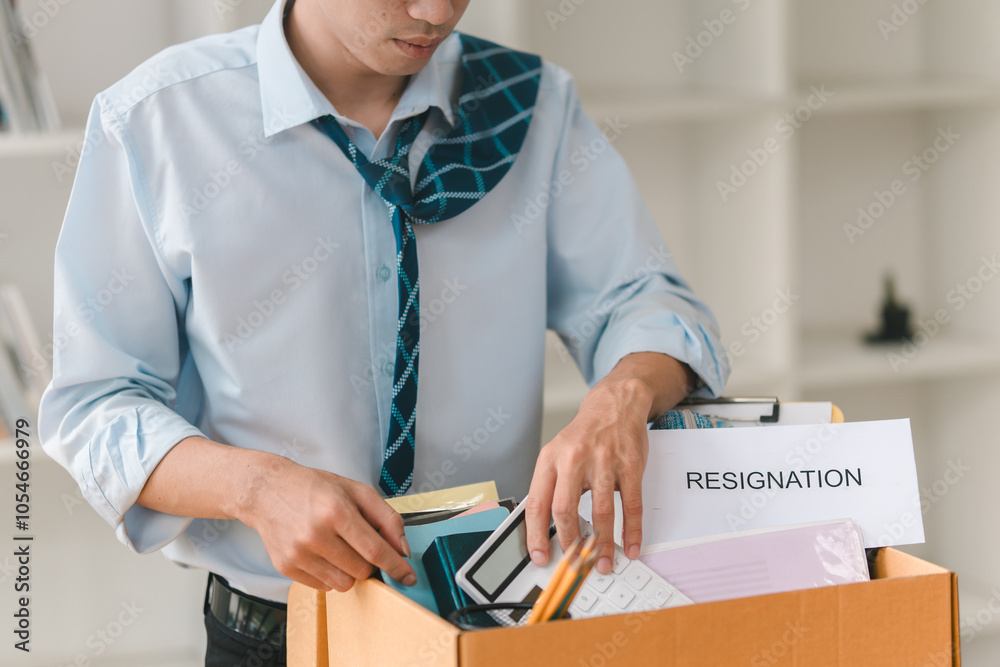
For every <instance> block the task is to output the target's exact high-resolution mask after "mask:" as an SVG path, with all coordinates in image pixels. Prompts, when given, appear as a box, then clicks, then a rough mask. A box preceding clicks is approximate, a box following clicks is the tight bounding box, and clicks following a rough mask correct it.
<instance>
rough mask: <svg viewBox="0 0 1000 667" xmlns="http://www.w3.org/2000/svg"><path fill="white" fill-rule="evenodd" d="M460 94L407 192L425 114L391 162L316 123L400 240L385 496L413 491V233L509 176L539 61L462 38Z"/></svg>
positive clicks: (401, 139)
mask: <svg viewBox="0 0 1000 667" xmlns="http://www.w3.org/2000/svg"><path fill="white" fill-rule="evenodd" d="M460 38H461V40H462V51H463V56H462V70H463V78H462V93H461V97H460V98H459V100H458V106H457V108H456V116H457V122H456V123H455V127H454V128H452V130H451V132H449V133H448V134H447V135H446V136H444V137H442V138H441V139H439V140H438V141H437V142H436V143H435V144H434V145H433V146H431V148H430V149H429V150H428V151H427V154H426V155H425V156H424V158H423V159H422V160H421V162H420V168H419V170H418V172H417V179H416V184H415V186H414V188H413V189H412V190H411V187H410V171H409V154H410V148H411V146H412V145H413V141H414V140H415V139H416V137H417V134H418V133H419V131H420V128H421V126H422V125H423V123H424V121H425V120H426V118H427V114H428V113H429V112H427V111H425V112H424V113H423V114H421V115H420V116H417V117H415V118H411V119H409V120H408V121H407V122H406V123H405V124H404V125H403V127H402V128H401V129H400V131H399V136H398V138H397V140H396V150H395V153H394V154H393V155H392V157H390V158H388V159H384V160H375V161H369V160H368V159H367V158H366V157H365V155H364V154H363V153H362V152H361V151H359V150H358V149H357V147H356V146H355V145H354V144H353V142H351V140H350V139H349V138H348V137H347V135H346V134H345V133H344V130H343V128H342V127H341V126H340V123H339V122H337V120H336V119H335V118H334V117H332V116H324V117H322V118H317V119H316V120H314V121H313V124H314V125H315V126H316V127H318V128H319V129H320V130H321V131H322V132H323V133H324V134H326V135H327V136H328V137H329V138H330V139H332V140H333V141H334V142H335V143H336V144H337V145H338V146H340V148H341V150H342V151H343V152H344V155H345V156H346V157H347V158H348V159H349V160H350V161H351V162H352V163H353V164H354V166H355V167H356V168H357V170H358V172H359V173H360V174H361V176H362V177H363V178H364V179H365V182H366V183H367V184H368V186H369V187H371V188H372V190H374V191H375V192H376V193H377V194H378V195H379V196H380V197H381V198H382V199H383V201H384V202H385V204H386V206H388V208H389V218H390V220H391V222H392V226H393V230H394V231H395V235H396V251H397V252H396V273H397V283H398V289H399V315H398V320H397V335H396V368H395V372H394V374H393V384H392V410H391V419H390V423H389V438H388V442H387V443H386V447H385V454H384V457H383V462H382V472H381V475H380V476H379V486H380V487H381V488H382V490H383V491H384V492H385V493H386V494H387V495H391V496H395V495H400V494H403V493H406V491H407V490H408V489H409V488H410V485H411V484H412V483H413V459H414V453H415V451H416V441H415V437H414V433H415V424H416V404H417V377H418V374H417V369H418V365H419V364H418V361H419V355H420V278H419V274H418V266H417V240H416V237H415V236H414V234H413V226H412V225H413V224H421V225H422V224H431V223H435V222H440V221H441V220H447V219H448V218H453V217H455V216H456V215H458V214H460V213H462V212H464V211H465V210H466V209H468V208H469V207H470V206H472V205H473V204H475V203H476V202H477V201H479V200H480V199H482V198H483V197H485V196H486V195H487V194H488V193H489V192H490V190H492V189H493V188H494V187H495V186H496V185H497V183H499V182H500V180H501V179H502V178H503V177H504V176H505V175H506V174H507V172H508V171H509V170H510V167H511V165H512V164H513V163H514V160H515V159H516V158H517V155H518V152H519V151H520V150H521V145H522V144H523V143H524V138H525V136H526V135H527V132H528V125H529V123H530V122H531V115H532V112H533V111H534V107H535V100H536V98H537V97H538V85H539V79H540V77H541V60H540V59H539V58H538V56H533V55H529V54H525V53H519V52H516V51H511V50H510V49H507V48H505V47H501V46H497V45H496V44H492V43H490V42H487V41H485V40H481V39H478V38H475V37H469V36H468V35H460Z"/></svg>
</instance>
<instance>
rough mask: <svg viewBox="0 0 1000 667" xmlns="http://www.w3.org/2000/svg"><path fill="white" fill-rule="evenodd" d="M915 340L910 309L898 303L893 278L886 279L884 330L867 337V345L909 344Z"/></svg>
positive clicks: (883, 312) (883, 314)
mask: <svg viewBox="0 0 1000 667" xmlns="http://www.w3.org/2000/svg"><path fill="white" fill-rule="evenodd" d="M912 338H913V327H911V326H910V309H909V308H907V307H906V306H904V305H902V304H900V303H897V302H896V289H895V285H894V284H893V280H892V276H891V275H887V276H886V277H885V291H884V300H883V301H882V328H881V329H879V330H878V331H876V332H875V333H869V334H866V335H865V342H866V343H908V342H910V340H911V339H912Z"/></svg>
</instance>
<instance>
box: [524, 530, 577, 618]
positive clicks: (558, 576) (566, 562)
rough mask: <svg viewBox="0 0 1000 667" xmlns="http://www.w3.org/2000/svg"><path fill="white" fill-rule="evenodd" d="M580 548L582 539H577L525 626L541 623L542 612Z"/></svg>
mask: <svg viewBox="0 0 1000 667" xmlns="http://www.w3.org/2000/svg"><path fill="white" fill-rule="evenodd" d="M579 548H580V538H577V539H575V540H573V544H571V545H570V547H569V549H567V550H566V552H565V553H564V554H563V556H562V558H560V559H559V564H558V565H556V571H555V572H553V573H552V578H551V579H549V583H548V584H546V585H545V590H544V591H542V594H541V595H539V596H538V599H537V600H535V604H534V605H533V606H532V607H531V615H530V616H528V620H527V621H526V622H525V625H533V624H535V623H541V621H542V618H541V613H540V612H541V611H543V610H544V609H545V607H546V606H547V605H548V603H549V600H550V599H551V597H552V594H553V590H554V589H555V588H556V586H557V585H558V583H559V581H560V580H561V579H562V577H563V575H564V574H565V573H566V568H567V567H569V564H570V562H571V561H572V560H573V557H574V556H576V552H577V549H579Z"/></svg>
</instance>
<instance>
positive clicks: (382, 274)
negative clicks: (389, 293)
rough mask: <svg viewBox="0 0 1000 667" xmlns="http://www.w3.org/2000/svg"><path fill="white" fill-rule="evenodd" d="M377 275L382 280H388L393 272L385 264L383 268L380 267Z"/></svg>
mask: <svg viewBox="0 0 1000 667" xmlns="http://www.w3.org/2000/svg"><path fill="white" fill-rule="evenodd" d="M376 275H378V277H379V278H381V279H382V280H388V279H389V276H391V275H392V271H390V270H389V267H388V266H386V265H384V264H383V265H382V266H380V267H379V269H378V272H377V273H376Z"/></svg>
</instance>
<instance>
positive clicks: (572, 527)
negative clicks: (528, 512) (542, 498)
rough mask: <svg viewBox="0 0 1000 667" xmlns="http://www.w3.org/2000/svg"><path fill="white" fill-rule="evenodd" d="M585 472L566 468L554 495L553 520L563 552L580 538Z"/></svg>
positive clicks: (577, 467) (558, 481) (561, 473)
mask: <svg viewBox="0 0 1000 667" xmlns="http://www.w3.org/2000/svg"><path fill="white" fill-rule="evenodd" d="M583 481H584V470H583V469H582V468H580V467H579V466H565V467H564V469H562V470H560V471H559V476H558V478H557V479H556V486H555V491H554V493H553V494H552V520H553V521H554V522H555V524H556V532H557V533H558V535H559V546H560V547H562V550H563V552H564V553H565V551H566V550H567V549H569V546H570V545H571V544H572V543H573V540H575V539H576V538H578V537H580V494H582V493H583Z"/></svg>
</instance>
